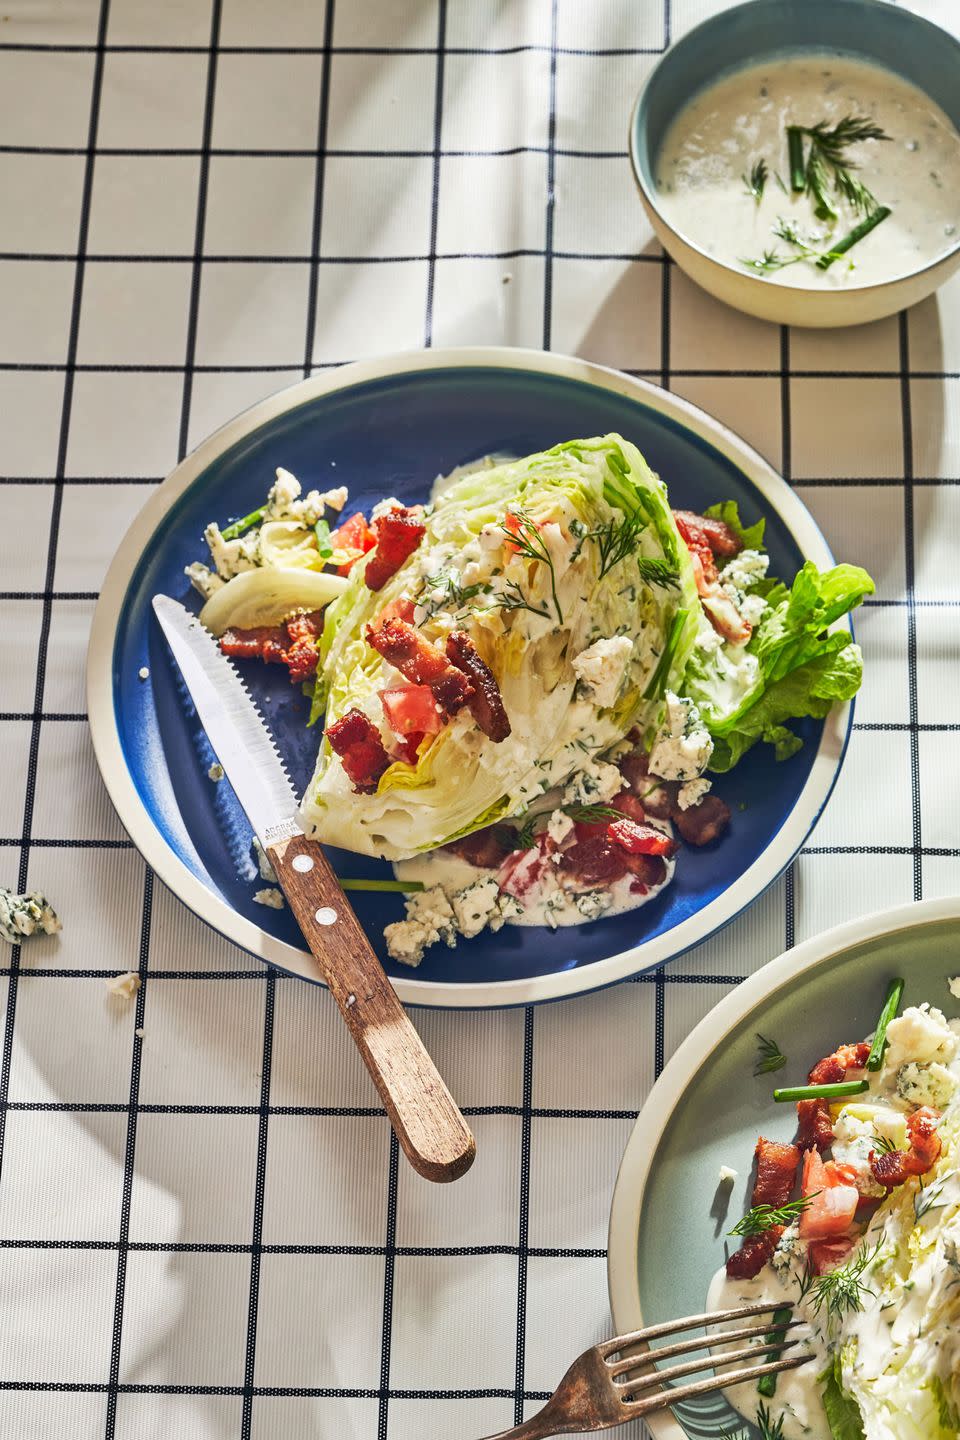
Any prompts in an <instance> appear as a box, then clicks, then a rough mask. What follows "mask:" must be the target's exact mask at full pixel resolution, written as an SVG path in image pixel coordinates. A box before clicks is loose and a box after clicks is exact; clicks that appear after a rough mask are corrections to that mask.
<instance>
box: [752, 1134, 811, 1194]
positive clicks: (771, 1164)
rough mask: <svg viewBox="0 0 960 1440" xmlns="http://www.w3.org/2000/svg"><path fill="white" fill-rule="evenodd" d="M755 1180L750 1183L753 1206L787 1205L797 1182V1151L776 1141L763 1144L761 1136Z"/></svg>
mask: <svg viewBox="0 0 960 1440" xmlns="http://www.w3.org/2000/svg"><path fill="white" fill-rule="evenodd" d="M755 1154H756V1157H757V1178H756V1180H755V1181H754V1182H753V1204H754V1205H772V1206H774V1208H776V1207H777V1206H778V1205H786V1203H787V1201H788V1200H789V1199H790V1196H791V1193H792V1191H793V1186H794V1183H795V1181H796V1178H797V1166H798V1165H799V1163H800V1149H799V1147H798V1146H797V1145H784V1144H782V1143H781V1142H780V1141H779V1140H766V1139H764V1137H763V1136H762V1135H761V1136H760V1138H759V1140H758V1141H757V1148H756V1151H755Z"/></svg>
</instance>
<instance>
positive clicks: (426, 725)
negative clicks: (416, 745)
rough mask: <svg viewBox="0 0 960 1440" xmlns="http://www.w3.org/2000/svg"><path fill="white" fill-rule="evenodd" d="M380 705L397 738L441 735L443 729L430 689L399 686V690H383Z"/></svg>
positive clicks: (421, 686)
mask: <svg viewBox="0 0 960 1440" xmlns="http://www.w3.org/2000/svg"><path fill="white" fill-rule="evenodd" d="M380 704H381V705H382V706H383V713H384V715H386V717H387V724H388V725H389V726H390V729H391V730H392V731H393V733H394V734H395V735H400V736H409V735H414V734H419V735H420V736H421V737H422V736H424V735H437V734H439V732H440V730H441V728H442V726H443V721H442V719H441V717H440V713H439V711H438V710H437V702H436V700H435V699H434V698H433V691H432V690H431V689H430V686H429V685H398V686H397V687H396V689H395V690H381V691H380Z"/></svg>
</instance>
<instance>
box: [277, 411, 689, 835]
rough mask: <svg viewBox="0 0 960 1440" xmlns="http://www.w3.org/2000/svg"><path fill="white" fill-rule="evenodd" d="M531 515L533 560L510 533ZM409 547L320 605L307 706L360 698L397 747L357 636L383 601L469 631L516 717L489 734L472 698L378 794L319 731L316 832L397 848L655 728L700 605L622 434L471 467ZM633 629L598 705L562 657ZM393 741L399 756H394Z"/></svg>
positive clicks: (311, 805)
mask: <svg viewBox="0 0 960 1440" xmlns="http://www.w3.org/2000/svg"><path fill="white" fill-rule="evenodd" d="M517 516H520V517H522V520H523V524H524V526H526V525H529V526H531V527H535V529H534V530H533V531H531V532H530V533H533V534H535V535H537V536H539V537H540V539H539V540H538V541H537V544H538V545H539V544H542V547H543V551H544V556H545V558H544V559H539V560H538V559H534V558H531V556H530V555H529V554H524V553H523V552H522V548H519V547H518V546H517V545H516V543H514V542H513V540H512V539H511V536H510V534H509V533H508V530H507V529H505V528H504V527H505V526H508V525H509V523H511V522H510V517H517ZM424 518H425V523H426V533H425V535H424V538H423V540H422V541H421V543H420V545H419V547H418V549H417V550H416V551H414V553H413V555H411V556H410V558H409V559H408V560H407V561H406V562H405V563H404V564H403V565H402V566H401V567H400V569H399V570H398V571H397V572H396V573H395V574H394V575H393V576H392V578H391V579H390V580H388V581H387V583H386V584H385V585H384V586H383V587H382V589H380V590H379V591H377V592H372V591H370V590H369V589H368V587H367V586H366V584H365V581H364V562H360V563H358V564H356V565H355V566H354V568H353V570H352V572H351V574H350V578H349V582H348V584H347V587H346V589H345V590H344V592H343V594H342V595H341V596H340V597H339V598H338V599H337V600H336V601H334V603H333V604H331V605H330V606H329V608H328V610H327V615H326V623H325V626H324V631H323V635H322V637H321V642H320V664H321V677H320V680H319V681H318V686H317V696H316V702H315V706H314V711H315V718H316V715H317V714H319V713H321V712H322V710H323V709H324V708H325V710H326V721H327V724H328V725H329V724H330V723H331V722H332V721H334V720H336V719H338V718H339V717H341V716H342V715H343V714H345V713H346V711H348V710H350V709H352V708H357V709H359V710H361V711H363V713H364V714H366V715H367V716H368V717H369V718H370V720H371V721H372V722H373V723H374V724H376V725H377V726H378V727H379V728H380V730H381V733H382V734H383V736H384V739H385V743H386V744H387V746H388V749H390V747H391V744H392V743H393V737H391V736H390V734H389V732H388V731H387V730H386V729H385V727H384V717H383V711H382V707H381V704H380V700H379V692H380V691H381V690H382V689H384V688H385V687H386V686H389V685H395V684H397V683H398V676H397V672H396V671H394V670H392V669H391V668H390V667H389V666H387V665H386V664H385V662H384V661H383V660H382V659H381V657H380V655H379V654H378V653H377V652H376V651H375V650H374V649H372V648H371V646H370V645H369V644H368V643H367V640H366V638H365V628H366V626H367V625H368V624H369V623H370V622H372V621H374V620H375V619H376V618H377V617H378V616H379V615H380V614H381V613H382V611H383V610H384V609H385V608H386V607H387V606H389V605H391V604H393V603H394V602H400V601H407V602H413V604H415V606H416V610H415V618H414V623H415V624H416V625H417V627H418V628H419V630H420V631H421V633H422V634H423V635H424V636H426V638H427V639H429V640H431V641H432V642H433V643H435V644H438V645H440V646H441V647H442V646H443V644H444V643H445V640H446V636H447V635H449V633H450V632H451V631H452V630H454V629H457V630H463V631H466V633H467V634H468V635H469V636H470V638H471V640H472V641H473V643H474V645H475V647H476V649H477V650H478V652H479V653H480V655H481V656H482V657H483V659H484V660H485V661H486V663H487V665H488V666H489V667H490V669H491V670H492V671H493V674H494V676H495V678H496V680H497V683H498V686H499V688H500V692H501V695H502V698H503V703H504V706H505V709H506V712H507V715H508V717H509V720H510V723H511V727H512V730H511V734H510V735H509V736H508V738H507V739H506V740H504V741H502V742H501V743H499V744H495V743H494V742H493V741H491V740H490V739H488V738H487V736H486V735H484V733H483V732H482V731H481V730H480V729H479V728H478V726H477V725H476V723H475V722H474V721H473V719H472V717H471V716H470V715H469V713H468V712H467V711H466V710H461V711H460V712H459V714H457V715H456V716H454V718H453V719H452V720H450V721H449V723H447V724H445V725H444V726H443V728H442V729H441V731H440V733H439V734H438V735H435V736H432V737H427V739H425V740H424V741H422V742H421V744H420V746H419V750H418V754H417V756H416V759H415V762H414V763H410V762H409V761H407V760H405V759H396V760H395V761H394V763H392V764H391V765H390V767H389V769H387V770H386V772H385V773H384V774H383V775H382V776H381V778H380V781H379V783H378V787H377V791H376V793H375V794H372V795H361V794H357V793H355V792H354V790H353V788H352V786H351V785H350V782H349V781H348V780H347V778H346V775H345V774H344V772H343V769H342V766H341V764H340V762H339V759H338V757H337V756H336V755H335V754H334V753H333V751H332V750H331V747H330V745H329V742H328V741H327V740H326V739H324V740H323V742H322V743H321V747H320V754H319V758H318V762H317V767H316V771H315V774H314V777H313V779H312V781H311V783H310V785H309V787H308V789H307V792H306V795H305V797H304V800H303V803H302V811H301V813H302V819H303V821H304V823H305V824H306V825H307V826H308V828H310V829H311V830H313V831H314V833H316V834H317V835H319V837H320V838H321V839H323V840H326V841H329V842H332V843H335V844H337V845H341V846H346V847H348V848H350V849H353V850H356V851H360V852H361V853H365V854H370V855H380V856H383V857H385V858H388V859H400V858H404V857H406V856H410V855H413V854H415V853H417V852H419V851H422V850H427V849H431V848H433V847H435V846H437V845H440V844H442V843H444V842H445V841H446V840H448V839H450V838H452V837H454V836H460V835H464V834H469V833H470V832H471V831H473V830H475V829H479V828H481V827H482V826H484V825H489V824H490V823H492V821H494V820H496V819H499V818H501V817H503V816H506V815H510V814H515V813H518V812H520V811H522V810H523V809H524V808H525V807H526V806H527V805H528V804H529V803H530V802H531V801H532V800H535V799H536V798H537V797H538V796H539V795H542V794H544V793H545V792H547V791H549V790H552V789H556V788H557V787H561V786H563V784H564V783H565V782H566V781H568V780H569V779H570V778H571V777H572V776H573V775H574V774H575V773H578V772H581V771H583V770H584V769H585V768H586V767H588V766H589V765H590V764H591V763H592V762H593V761H594V759H595V757H597V756H599V755H601V754H602V753H603V752H604V751H606V750H608V749H609V748H610V747H611V746H612V745H614V744H615V743H616V742H618V741H619V740H621V739H623V738H624V736H625V735H626V734H627V732H628V731H629V730H630V729H631V728H632V727H633V726H634V725H637V726H640V727H641V729H643V730H644V731H645V732H651V731H652V730H653V728H654V727H655V726H656V723H657V720H658V718H659V715H660V712H661V710H662V699H663V695H664V693H665V691H666V690H667V689H676V688H677V686H678V684H679V683H680V679H681V677H682V675H683V672H684V670H685V668H686V665H687V661H688V659H689V656H690V654H691V650H692V647H693V643H694V639H695V636H696V629H697V623H698V620H697V617H698V612H699V604H698V601H697V596H696V588H695V583H694V578H693V570H692V565H691V561H690V557H689V554H688V552H687V549H686V547H685V545H684V544H683V542H682V541H681V539H680V535H679V532H678V530H677V528H676V525H675V523H674V520H673V516H672V513H671V511H670V506H669V502H668V500H667V496H666V490H665V487H664V486H663V484H662V483H661V481H660V480H659V479H658V478H657V476H656V475H654V474H653V472H652V471H651V470H650V469H649V467H648V466H647V464H646V462H645V461H644V459H643V457H642V455H641V454H640V452H639V451H638V450H637V449H636V447H635V446H633V445H631V444H629V443H628V442H627V441H625V440H623V439H622V438H621V437H620V436H618V435H607V436H604V437H602V438H594V439H589V440H580V441H573V442H570V443H568V444H564V445H557V446H555V447H554V448H553V449H550V450H546V451H543V452H541V453H539V454H536V455H531V456H527V457H526V458H524V459H521V460H516V461H509V462H506V463H503V464H497V465H494V466H493V467H488V468H483V469H479V470H477V471H476V472H474V473H471V474H467V475H465V476H463V477H462V478H461V479H460V480H458V481H457V483H456V484H454V485H453V486H451V487H450V488H449V489H447V490H445V491H444V492H443V493H442V494H440V495H439V497H438V498H437V500H436V501H435V503H434V505H433V506H432V507H429V508H428V510H427V512H426V514H425V517H424ZM614 636H628V637H629V638H630V639H631V641H632V642H633V648H632V651H631V652H630V655H629V658H628V659H627V660H626V662H625V663H624V666H623V673H622V676H621V677H620V679H619V683H618V687H617V693H616V698H615V701H614V703H613V704H610V705H607V706H605V707H601V706H599V705H598V704H597V703H595V700H594V699H592V698H591V695H590V689H589V686H587V687H585V686H584V685H583V684H582V683H578V680H577V675H576V672H575V671H574V668H573V665H572V662H573V660H574V659H575V658H576V657H577V656H578V655H580V654H581V653H582V652H583V651H584V650H586V649H587V648H588V647H589V646H590V645H592V644H594V643H595V642H596V641H597V640H598V639H606V638H611V637H614ZM391 753H394V752H391Z"/></svg>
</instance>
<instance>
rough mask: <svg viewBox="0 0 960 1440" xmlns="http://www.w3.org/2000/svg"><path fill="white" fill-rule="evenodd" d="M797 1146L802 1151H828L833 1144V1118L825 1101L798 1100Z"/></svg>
mask: <svg viewBox="0 0 960 1440" xmlns="http://www.w3.org/2000/svg"><path fill="white" fill-rule="evenodd" d="M797 1119H798V1121H799V1126H798V1129H797V1144H798V1145H799V1146H800V1148H801V1149H802V1150H810V1149H811V1148H813V1149H816V1150H827V1149H828V1148H829V1147H830V1146H831V1145H832V1144H833V1117H832V1115H831V1114H830V1106H829V1105H828V1104H827V1103H826V1101H825V1100H798V1101H797Z"/></svg>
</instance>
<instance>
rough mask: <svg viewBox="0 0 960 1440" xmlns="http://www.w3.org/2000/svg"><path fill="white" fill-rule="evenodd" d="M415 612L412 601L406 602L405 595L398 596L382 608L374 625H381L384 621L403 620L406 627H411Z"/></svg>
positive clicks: (415, 608)
mask: <svg viewBox="0 0 960 1440" xmlns="http://www.w3.org/2000/svg"><path fill="white" fill-rule="evenodd" d="M416 610H417V607H416V605H414V603H413V601H412V600H408V599H407V597H406V595H400V596H398V597H397V599H396V600H391V601H390V604H389V605H385V606H384V607H383V609H382V610H381V611H380V614H379V615H378V616H377V618H376V620H375V621H374V624H376V625H382V624H383V622H384V620H405V621H406V622H407V624H408V625H412V624H413V617H414V615H415V614H416Z"/></svg>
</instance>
